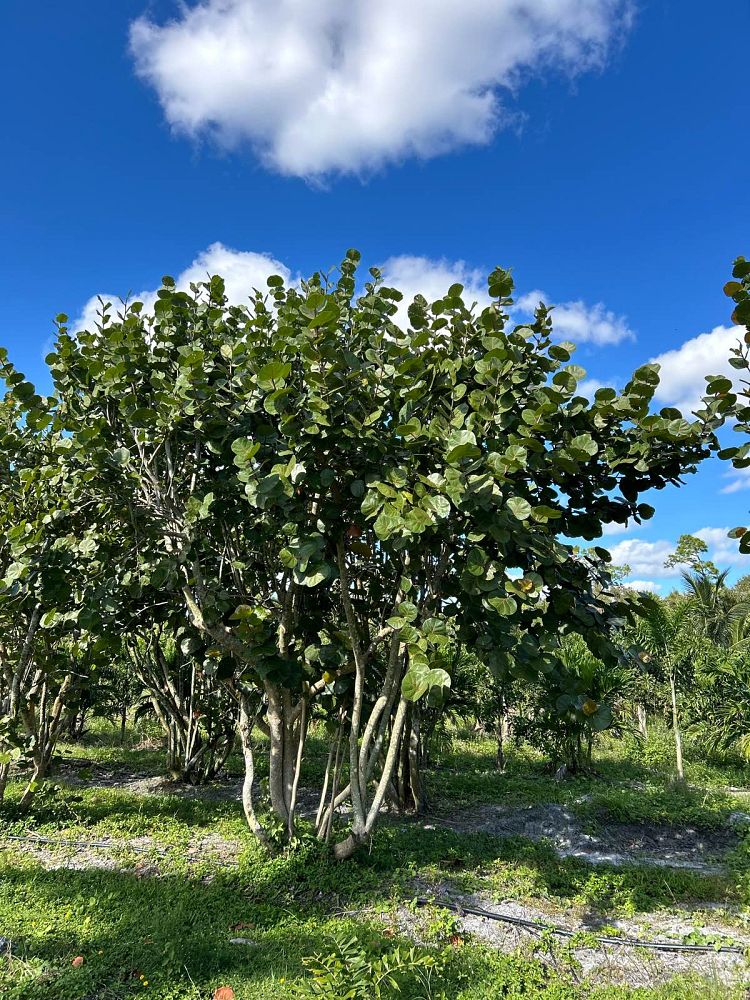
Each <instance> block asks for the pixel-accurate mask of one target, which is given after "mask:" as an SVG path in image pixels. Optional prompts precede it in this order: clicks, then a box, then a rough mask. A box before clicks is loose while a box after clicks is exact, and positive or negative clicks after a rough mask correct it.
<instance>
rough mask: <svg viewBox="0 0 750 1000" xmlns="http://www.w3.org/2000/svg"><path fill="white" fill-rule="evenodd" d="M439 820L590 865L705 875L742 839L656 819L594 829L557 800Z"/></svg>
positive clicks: (477, 809)
mask: <svg viewBox="0 0 750 1000" xmlns="http://www.w3.org/2000/svg"><path fill="white" fill-rule="evenodd" d="M434 823H435V824H439V825H440V826H444V827H447V828H448V829H450V830H455V831H457V832H458V833H490V834H493V835H495V836H498V837H525V838H527V839H528V840H534V841H540V840H547V841H549V842H550V843H551V844H552V846H553V847H554V848H555V850H556V851H557V853H558V854H559V855H560V857H575V858H582V859H583V860H584V861H588V862H589V863H591V864H608V865H625V864H639V865H655V866H659V867H669V868H687V869H689V870H691V871H696V872H703V873H706V874H710V873H719V872H722V871H723V870H724V865H723V861H724V858H725V856H726V854H727V853H728V852H729V851H730V850H731V849H732V848H733V847H734V846H735V845H736V844H737V843H738V841H739V837H738V834H737V832H736V830H732V829H727V830H714V831H711V832H706V831H698V830H695V829H692V828H690V827H674V826H666V825H658V824H652V823H608V824H599V825H598V827H597V829H596V832H595V833H589V832H586V830H584V828H583V825H582V823H581V820H580V818H579V817H578V816H577V815H576V813H575V812H574V811H573V810H572V809H569V808H568V807H567V806H562V805H559V804H557V803H544V804H539V805H533V806H521V807H519V808H511V809H509V808H507V807H506V806H497V805H479V806H472V807H471V808H470V809H464V810H461V811H460V812H458V813H455V814H454V815H453V816H451V817H449V818H441V819H439V820H435V821H434ZM428 825H429V824H428Z"/></svg>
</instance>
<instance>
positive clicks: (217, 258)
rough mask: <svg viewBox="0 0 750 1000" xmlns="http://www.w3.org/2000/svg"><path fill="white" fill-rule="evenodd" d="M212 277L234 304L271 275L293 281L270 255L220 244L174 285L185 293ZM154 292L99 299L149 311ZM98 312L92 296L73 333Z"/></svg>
mask: <svg viewBox="0 0 750 1000" xmlns="http://www.w3.org/2000/svg"><path fill="white" fill-rule="evenodd" d="M214 274H220V275H221V276H222V278H224V282H225V285H226V293H227V297H228V298H229V300H230V301H231V302H236V303H239V302H244V301H246V300H247V299H248V297H249V296H251V295H252V294H253V289H254V288H259V289H260V290H261V291H265V290H266V289H267V287H268V286H267V284H266V279H267V278H268V276H269V275H271V274H280V275H281V276H282V277H283V278H284V279H285V281H289V280H290V279H291V277H292V275H291V272H290V270H289V268H288V267H287V266H286V265H285V264H282V263H281V262H280V261H278V260H276V259H275V258H273V257H272V256H270V254H265V253H253V252H252V251H247V250H232V249H231V248H230V247H226V246H224V244H223V243H212V244H211V246H210V247H208V249H207V250H204V251H203V252H202V253H200V254H198V256H197V257H196V258H195V260H194V261H193V262H192V264H191V265H190V266H189V267H188V268H186V269H185V270H184V271H182V272H181V273H180V274H178V275H177V276H176V277H175V283H176V285H177V288H179V289H182V290H187V289H188V288H189V287H190V284H191V282H197V281H205V280H206V278H207V277H208V276H210V275H214ZM156 291H157V290H156V289H151V290H146V291H141V292H139V293H138V294H137V295H134V294H132V293H131V294H129V293H127V292H126V291H122V292H120V293H118V294H107V295H104V294H102V295H101V297H102V298H103V299H104V301H105V302H107V301H109V302H112V305H113V307H114V306H115V305H116V304H117V303H118V302H119V301H120V299H121V298H123V299H124V298H126V297H127V299H128V300H129V301H130V302H133V301H136V300H138V301H140V302H143V304H144V306H145V307H146V309H147V310H151V309H152V308H153V305H154V302H155V301H156ZM100 308H101V306H100V304H99V298H98V296H96V295H94V296H93V297H92V298H90V299H89V300H88V302H87V303H86V305H85V306H84V307H83V310H82V312H81V315H80V316H79V317H78V319H77V320H76V322H75V323H74V324H73V326H72V329H73V330H86V329H88V330H90V329H92V328H93V326H94V324H95V323H96V321H97V313H98V311H99V310H100Z"/></svg>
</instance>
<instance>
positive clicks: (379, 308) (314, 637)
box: [48, 251, 722, 857]
mask: <svg viewBox="0 0 750 1000" xmlns="http://www.w3.org/2000/svg"><path fill="white" fill-rule="evenodd" d="M358 260H359V255H358V254H357V253H356V252H354V251H350V252H349V253H348V254H347V256H346V258H345V260H344V262H343V263H342V265H341V268H340V270H339V272H338V273H337V274H336V275H335V276H334V277H333V278H329V277H326V276H323V275H320V274H316V275H314V276H313V277H312V278H311V279H310V280H309V281H307V282H303V283H301V284H300V285H299V286H296V287H287V286H285V284H284V281H283V279H282V278H281V277H279V276H271V277H270V278H269V279H268V289H267V290H263V291H254V292H253V293H252V294H251V295H250V296H249V298H248V302H247V303H245V304H236V303H229V302H228V301H227V300H226V296H225V293H224V285H223V282H222V281H221V279H220V278H219V277H211V278H210V279H209V280H207V281H206V282H202V283H199V284H196V285H193V286H191V289H190V291H187V292H186V291H177V290H176V289H175V287H174V282H173V281H172V279H171V278H165V279H164V283H163V287H162V289H161V290H160V292H159V297H158V301H157V303H156V305H155V308H154V310H153V313H151V314H147V313H146V312H145V311H144V309H143V307H142V305H141V304H140V303H137V302H135V303H131V304H129V305H126V306H123V307H122V309H121V310H120V311H119V312H117V313H113V311H112V307H111V305H110V304H108V303H102V313H101V317H100V321H99V323H98V324H97V325H96V327H95V329H93V330H89V331H84V332H77V331H74V332H72V333H71V332H69V331H68V329H67V328H66V326H65V324H64V322H62V321H61V324H60V331H59V337H58V340H57V343H56V346H55V349H54V351H53V353H52V354H51V355H50V357H49V359H48V360H49V364H50V367H51V372H52V377H53V380H54V384H55V392H56V396H57V398H58V400H59V404H58V406H57V409H56V416H55V420H56V423H55V427H56V430H57V431H58V432H59V433H61V434H64V435H65V436H66V440H68V441H70V443H71V450H72V453H73V456H74V457H73V459H72V460H73V461H74V462H75V463H76V464H77V467H78V468H80V469H81V470H85V476H86V481H87V488H88V489H89V490H90V491H91V494H92V496H93V497H95V498H96V502H95V503H94V505H93V506H94V508H95V509H96V511H98V512H100V514H99V515H98V516H101V517H104V518H105V519H106V525H107V530H109V531H110V534H112V532H113V528H112V526H113V525H116V526H117V528H116V531H115V532H114V534H116V535H117V537H118V538H119V543H118V546H117V553H116V558H113V559H112V560H111V566H110V576H109V579H108V581H107V584H106V586H107V587H108V588H109V592H110V595H111V597H110V598H109V599H110V600H111V601H112V602H114V603H116V601H117V597H116V595H117V594H118V593H120V594H122V593H123V592H124V591H127V592H128V594H130V595H131V596H132V595H135V596H136V598H137V595H138V594H139V593H141V592H144V591H145V589H146V588H150V589H151V591H156V592H158V593H159V594H160V595H161V600H163V601H165V602H171V603H172V604H173V606H174V607H178V608H181V610H182V614H183V615H184V620H185V622H186V623H187V624H189V625H190V627H191V628H192V629H194V630H195V631H196V632H197V633H198V635H199V636H200V637H202V641H204V642H205V644H206V657H205V664H204V669H205V670H206V671H208V672H211V673H212V674H213V675H214V676H217V677H219V678H220V679H222V680H223V681H224V682H225V683H226V685H227V686H228V688H230V689H231V690H232V691H233V692H234V693H235V695H236V697H237V698H238V700H239V702H240V704H241V705H242V706H243V710H242V719H243V726H242V727H241V728H242V732H243V743H244V749H245V751H246V761H247V763H248V768H250V769H252V768H253V766H254V765H253V762H252V752H251V747H250V736H251V732H252V726H253V724H254V723H255V722H256V721H257V724H259V725H260V726H261V727H263V728H265V729H267V732H268V734H269V736H270V740H271V751H270V770H269V789H270V796H271V803H272V806H273V809H274V811H275V812H276V814H277V816H278V817H279V819H280V820H281V821H282V822H283V824H284V826H285V828H286V830H287V833H288V835H289V836H291V835H292V834H293V832H294V817H295V811H296V803H297V799H298V791H299V782H300V771H301V767H302V763H303V760H304V746H305V737H306V733H307V729H308V726H309V723H310V720H311V719H312V717H313V714H314V713H315V712H316V711H317V712H325V713H326V714H327V715H328V717H329V718H331V719H335V720H338V724H339V726H340V729H339V733H340V737H341V738H340V740H339V741H337V747H336V750H335V753H334V752H333V748H332V754H331V761H332V767H331V771H330V773H329V776H328V779H329V780H327V782H326V795H327V796H328V798H327V799H326V800H325V801H322V802H321V808H320V809H319V813H318V819H319V832H320V834H321V835H322V836H323V835H325V836H329V835H330V833H331V828H332V823H333V819H334V816H335V814H336V806H337V805H340V804H341V803H342V802H343V801H348V802H349V803H350V806H351V814H350V821H349V826H348V830H347V831H346V832H345V833H344V834H343V835H342V836H341V837H340V839H339V840H338V842H337V843H336V845H335V848H334V850H335V853H336V855H337V856H338V857H346V856H348V855H350V854H351V853H352V852H353V851H354V850H356V849H357V847H358V846H359V845H360V844H362V843H363V842H364V841H366V840H367V838H368V837H369V836H370V835H371V833H372V830H373V828H374V825H375V823H376V821H377V818H378V815H379V813H380V811H381V808H382V806H383V803H384V802H385V801H386V799H387V797H388V796H389V795H390V794H391V793H392V792H393V779H394V774H395V772H396V767H397V764H398V761H399V759H403V755H404V753H406V754H407V755H408V747H409V744H410V738H409V733H408V730H409V726H410V725H413V724H414V722H415V720H418V712H419V705H420V703H421V702H422V701H423V700H424V699H436V698H439V697H440V695H441V692H442V691H443V690H444V689H445V688H446V686H447V685H448V684H449V683H450V676H449V674H448V673H447V671H446V670H445V669H444V664H445V656H444V653H445V650H446V648H448V647H449V646H451V645H455V644H456V643H458V644H462V645H466V646H468V647H470V648H471V649H472V650H474V651H475V652H476V653H477V655H479V656H480V657H481V659H482V661H483V662H484V663H485V664H487V666H488V668H490V669H493V670H496V671H508V670H510V671H512V672H513V673H514V674H516V675H525V676H529V677H534V678H538V677H539V676H540V675H541V676H543V675H544V673H545V672H549V671H551V670H553V669H554V664H555V662H556V655H557V646H558V644H559V640H560V636H561V635H564V634H567V633H577V634H579V635H581V636H582V637H583V640H584V641H585V642H586V644H587V645H588V647H589V648H590V649H591V651H592V653H594V654H596V655H597V656H599V657H601V658H603V659H605V660H606V659H607V658H610V659H611V658H612V657H613V656H614V655H615V652H614V649H613V647H612V646H611V644H610V642H609V639H608V627H609V624H610V623H611V621H612V620H613V619H616V618H619V617H621V616H622V615H623V614H626V613H627V605H628V601H627V600H626V598H624V597H622V596H620V597H615V596H613V595H612V594H611V593H610V589H609V586H608V575H607V569H606V563H607V561H608V554H607V553H606V551H605V550H603V549H598V548H594V549H593V550H591V552H590V553H588V554H584V555H581V554H576V552H575V551H574V549H573V547H572V545H571V544H568V543H566V542H565V541H564V540H563V539H565V538H567V539H574V538H578V539H584V540H587V541H593V540H596V539H598V538H599V537H600V536H601V534H602V526H603V525H605V524H608V523H612V522H619V523H624V522H625V521H626V520H627V519H628V518H633V519H635V520H636V521H640V520H642V519H647V518H649V517H651V515H652V513H653V509H652V508H651V507H650V506H649V505H648V504H646V503H643V502H641V496H642V494H643V493H644V492H646V491H648V490H650V489H653V488H656V489H661V488H663V487H664V486H666V485H667V484H670V483H672V484H674V483H678V482H679V481H680V477H681V476H682V475H684V474H685V473H687V472H690V471H692V470H693V469H694V468H695V467H696V465H697V463H698V462H700V461H701V460H702V459H703V458H705V457H706V456H707V455H709V454H710V453H711V451H712V450H713V449H714V448H715V439H714V435H713V431H714V429H715V428H716V426H718V424H719V423H720V422H721V419H722V417H721V405H720V403H718V402H717V401H715V400H714V401H709V402H707V403H706V409H705V410H704V411H703V415H702V416H701V417H700V418H699V419H697V420H695V421H692V422H691V421H688V420H685V419H683V417H682V415H681V414H680V413H679V412H678V411H677V410H674V409H670V408H666V409H663V410H661V411H660V412H659V413H651V412H650V404H651V401H652V398H653V393H654V389H655V386H656V385H657V383H658V370H657V367H656V366H655V365H645V366H643V367H642V368H639V369H638V370H637V371H636V372H635V374H634V375H633V377H632V379H631V380H630V381H629V382H628V383H627V385H626V386H625V388H624V390H623V391H622V392H619V393H618V392H616V391H615V390H614V389H607V388H602V389H599V390H597V392H596V393H595V395H594V398H593V400H589V399H588V398H586V397H585V396H583V395H581V394H580V392H579V391H578V385H579V383H580V381H581V379H582V378H583V377H584V375H585V372H584V371H583V369H581V368H579V367H578V366H576V365H575V364H572V363H571V352H572V350H573V347H572V345H569V344H559V343H556V342H555V341H554V340H553V338H552V319H551V314H550V312H549V311H548V310H547V309H545V308H544V307H541V306H540V308H539V310H538V312H537V313H536V316H535V318H534V321H533V322H532V323H530V324H529V325H524V326H518V325H516V324H514V323H513V322H512V321H511V319H510V315H509V306H510V305H511V304H512V299H511V295H512V289H513V284H512V280H511V277H510V274H509V273H508V272H506V271H503V270H501V269H498V270H496V271H494V272H493V273H492V274H491V275H490V278H489V293H490V296H491V299H492V304H491V305H490V306H488V307H486V308H485V309H483V310H481V311H478V310H477V309H476V308H474V307H472V306H471V305H469V304H467V303H466V302H465V301H464V299H463V289H462V287H461V286H460V285H454V286H452V287H451V288H450V289H448V290H447V293H446V295H445V296H444V297H443V298H442V299H439V300H438V301H435V302H432V303H428V302H427V301H426V300H425V299H423V298H421V297H417V298H416V299H415V301H414V302H413V303H412V304H411V306H410V308H409V323H408V325H407V327H406V328H405V329H404V328H402V327H400V326H399V325H398V324H397V323H396V313H397V309H398V302H399V300H400V299H401V295H400V293H399V292H398V291H397V290H395V289H391V288H388V287H386V286H385V285H384V284H383V282H382V280H381V277H380V275H379V273H378V272H377V271H373V272H372V273H371V280H369V281H367V282H366V283H363V284H362V285H361V286H360V287H359V288H358V286H357V274H356V270H357V263H358ZM102 530H103V531H104V525H103V526H102ZM100 606H101V601H100ZM97 613H98V612H97ZM89 624H91V625H92V626H93V624H94V623H89ZM248 805H249V809H247V810H246V811H248V816H249V818H250V817H251V816H252V817H253V818H252V820H251V823H252V825H254V827H256V828H257V829H258V830H259V832H260V829H259V824H258V823H257V820H256V819H255V816H254V810H253V807H252V803H249V804H248Z"/></svg>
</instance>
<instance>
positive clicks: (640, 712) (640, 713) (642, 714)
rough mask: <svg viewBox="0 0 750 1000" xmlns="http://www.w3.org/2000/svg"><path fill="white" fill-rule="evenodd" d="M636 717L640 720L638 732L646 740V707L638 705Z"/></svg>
mask: <svg viewBox="0 0 750 1000" xmlns="http://www.w3.org/2000/svg"><path fill="white" fill-rule="evenodd" d="M635 711H636V717H637V720H638V732H639V733H640V734H641V736H642V737H643V738H644V740H647V739H648V720H647V718H646V706H645V705H641V704H638V705H636V707H635Z"/></svg>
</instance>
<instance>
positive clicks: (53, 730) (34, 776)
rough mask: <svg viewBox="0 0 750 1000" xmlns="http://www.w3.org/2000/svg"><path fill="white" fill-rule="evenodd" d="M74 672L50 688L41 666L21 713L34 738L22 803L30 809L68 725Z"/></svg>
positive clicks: (22, 806) (23, 806)
mask: <svg viewBox="0 0 750 1000" xmlns="http://www.w3.org/2000/svg"><path fill="white" fill-rule="evenodd" d="M73 679H74V678H73V674H66V675H65V677H64V678H63V681H62V683H61V685H60V687H59V688H58V690H57V693H55V692H54V691H53V690H51V689H50V686H49V682H48V680H47V677H46V675H45V674H44V672H43V671H42V670H41V669H40V670H38V671H37V674H36V676H35V678H34V683H33V685H32V688H31V691H30V693H29V696H28V699H27V700H26V702H25V704H24V705H23V706H22V707H21V710H20V716H21V719H22V721H23V726H24V729H25V731H26V735H27V736H28V737H29V738H31V739H33V746H34V749H33V752H32V772H31V777H30V778H29V780H28V782H27V784H26V788H25V789H24V792H23V795H22V796H21V801H20V803H19V807H20V809H21V810H27V809H28V808H29V807H30V806H31V803H32V801H33V799H34V796H35V795H36V792H37V791H38V790H39V788H40V786H41V785H42V783H43V782H44V780H45V779H46V777H47V775H48V774H49V769H50V765H51V763H52V755H53V754H54V752H55V747H56V746H57V741H58V740H59V738H60V736H61V735H62V732H63V729H64V726H65V699H66V697H67V695H68V692H69V691H70V689H71V687H72V686H73Z"/></svg>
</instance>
